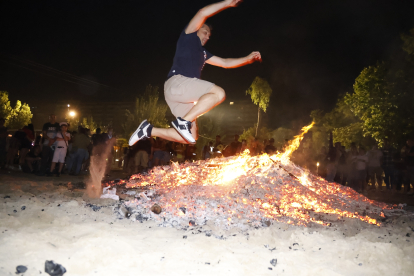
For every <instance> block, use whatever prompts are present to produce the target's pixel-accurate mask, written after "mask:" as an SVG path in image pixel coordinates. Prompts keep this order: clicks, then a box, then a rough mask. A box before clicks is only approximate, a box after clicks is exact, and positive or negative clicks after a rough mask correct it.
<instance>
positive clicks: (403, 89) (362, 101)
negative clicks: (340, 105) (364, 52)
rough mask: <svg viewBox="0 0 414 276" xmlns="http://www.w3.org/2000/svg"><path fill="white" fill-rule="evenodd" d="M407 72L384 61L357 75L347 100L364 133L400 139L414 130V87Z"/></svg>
mask: <svg viewBox="0 0 414 276" xmlns="http://www.w3.org/2000/svg"><path fill="white" fill-rule="evenodd" d="M407 73H408V72H407V71H406V70H403V69H402V68H395V67H392V66H390V65H389V64H388V63H385V62H383V63H379V64H377V65H376V66H369V67H367V68H365V69H364V70H363V71H362V72H361V74H360V75H359V76H358V77H357V78H356V80H355V84H354V93H353V94H347V95H346V96H345V101H346V103H347V104H348V105H349V106H350V108H351V111H352V112H353V113H354V114H355V116H357V117H358V118H359V119H360V120H361V121H362V127H363V131H364V136H371V137H373V138H374V139H375V140H376V141H377V142H379V143H382V141H383V140H384V138H388V139H390V140H391V141H392V142H394V143H397V142H399V141H400V140H401V139H403V137H404V136H406V135H408V134H411V133H413V132H414V121H413V120H414V95H413V92H414V91H413V87H412V83H411V82H412V76H410V75H409V74H407Z"/></svg>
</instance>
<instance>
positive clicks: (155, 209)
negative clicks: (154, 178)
mask: <svg viewBox="0 0 414 276" xmlns="http://www.w3.org/2000/svg"><path fill="white" fill-rule="evenodd" d="M151 212H153V213H154V214H157V215H158V214H160V213H161V212H162V208H161V207H160V206H159V205H158V204H154V205H152V207H151Z"/></svg>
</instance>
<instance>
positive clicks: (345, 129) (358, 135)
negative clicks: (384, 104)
mask: <svg viewBox="0 0 414 276" xmlns="http://www.w3.org/2000/svg"><path fill="white" fill-rule="evenodd" d="M311 118H312V120H313V121H314V122H315V126H314V127H313V128H312V143H313V148H314V150H316V151H318V150H319V149H320V148H321V147H322V146H327V145H328V137H329V133H330V132H332V133H333V138H334V142H341V144H342V145H344V146H345V147H349V146H350V144H351V143H352V142H354V143H357V144H361V145H366V146H368V145H369V143H370V141H369V140H368V139H365V138H364V136H363V129H362V122H361V120H360V119H358V117H356V116H355V115H354V113H352V111H351V109H350V107H349V106H348V104H347V103H346V102H345V97H341V98H340V99H339V100H338V102H337V103H336V105H335V107H334V108H333V109H332V110H331V111H330V112H327V113H324V112H323V111H322V110H313V111H312V112H311Z"/></svg>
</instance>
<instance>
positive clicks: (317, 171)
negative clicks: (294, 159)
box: [316, 162, 319, 174]
mask: <svg viewBox="0 0 414 276" xmlns="http://www.w3.org/2000/svg"><path fill="white" fill-rule="evenodd" d="M316 174H319V162H318V163H316Z"/></svg>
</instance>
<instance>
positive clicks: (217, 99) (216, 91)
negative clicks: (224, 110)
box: [183, 85, 226, 122]
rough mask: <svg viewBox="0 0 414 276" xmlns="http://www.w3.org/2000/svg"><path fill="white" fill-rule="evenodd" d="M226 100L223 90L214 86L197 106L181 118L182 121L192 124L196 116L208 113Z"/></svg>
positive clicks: (201, 98)
mask: <svg viewBox="0 0 414 276" xmlns="http://www.w3.org/2000/svg"><path fill="white" fill-rule="evenodd" d="M225 99H226V93H225V92H224V89H223V88H221V87H219V86H217V85H214V86H213V88H212V89H211V90H210V92H208V93H207V94H204V95H203V96H201V97H200V99H199V100H198V101H197V104H196V105H194V106H193V108H191V110H190V111H189V112H188V113H187V114H186V115H185V116H184V117H183V119H184V120H186V121H190V122H193V121H194V120H195V119H197V117H198V116H200V115H203V114H204V113H206V112H208V111H210V110H211V109H212V108H213V107H215V106H217V105H219V104H220V103H222V102H223V101H224V100H225Z"/></svg>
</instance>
